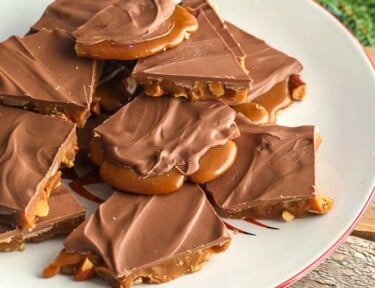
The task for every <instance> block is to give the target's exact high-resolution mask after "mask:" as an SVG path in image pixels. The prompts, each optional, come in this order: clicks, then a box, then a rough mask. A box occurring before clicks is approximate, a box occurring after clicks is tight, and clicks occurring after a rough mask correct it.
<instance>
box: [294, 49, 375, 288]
mask: <svg viewBox="0 0 375 288" xmlns="http://www.w3.org/2000/svg"><path fill="white" fill-rule="evenodd" d="M366 52H367V53H368V55H369V56H370V57H371V58H372V60H373V63H375V48H366ZM372 93H375V91H372ZM374 97H375V95H374ZM374 125H375V123H374ZM290 287H291V288H317V287H318V288H323V287H324V288H325V287H327V288H328V287H335V288H336V287H337V288H341V287H348V288H349V287H350V288H357V287H366V288H375V198H374V199H373V200H372V202H371V204H370V206H369V207H368V209H367V211H366V212H365V213H364V215H363V216H362V218H361V220H360V222H359V223H358V224H357V226H356V227H355V228H354V231H353V232H352V234H351V235H350V236H349V237H348V238H347V239H346V240H345V241H344V242H343V243H342V244H341V245H340V246H339V247H338V248H337V249H336V251H335V252H334V253H333V254H332V255H331V256H330V257H328V258H327V259H326V260H325V261H324V262H323V263H321V264H320V265H319V266H318V267H317V268H316V269H314V270H313V271H311V272H310V273H309V274H307V275H306V276H304V277H303V278H301V279H300V280H298V281H297V282H296V283H294V284H293V285H291V286H290Z"/></svg>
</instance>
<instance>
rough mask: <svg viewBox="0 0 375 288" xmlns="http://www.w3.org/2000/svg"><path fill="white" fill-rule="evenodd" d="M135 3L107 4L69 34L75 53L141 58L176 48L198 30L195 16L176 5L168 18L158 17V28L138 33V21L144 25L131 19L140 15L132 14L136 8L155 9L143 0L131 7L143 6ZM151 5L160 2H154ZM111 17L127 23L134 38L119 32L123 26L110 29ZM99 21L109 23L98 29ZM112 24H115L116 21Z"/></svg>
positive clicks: (106, 56) (118, 58)
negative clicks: (73, 43)
mask: <svg viewBox="0 0 375 288" xmlns="http://www.w3.org/2000/svg"><path fill="white" fill-rule="evenodd" d="M137 2H138V1H132V3H130V4H129V5H128V6H129V7H127V6H126V5H124V7H122V5H110V6H108V7H106V8H104V9H103V10H101V11H100V12H99V13H98V14H96V15H95V16H94V17H92V18H91V19H90V20H89V21H88V22H87V23H85V24H84V25H82V26H81V27H80V28H78V29H77V30H76V31H75V32H74V33H73V34H74V35H75V36H76V38H77V43H76V47H75V49H76V52H77V54H78V55H79V56H85V57H91V58H99V59H116V60H133V59H141V58H145V57H148V56H151V55H154V54H157V53H159V52H162V51H165V50H166V49H169V48H173V47H176V46H177V45H179V44H180V43H181V42H183V40H185V39H186V38H188V37H187V36H186V35H187V34H189V33H192V32H194V31H196V30H197V29H198V24H197V21H196V19H195V17H194V16H193V15H191V14H190V13H189V12H188V11H187V10H186V9H185V8H183V7H181V6H179V5H176V6H175V8H174V12H173V14H172V15H171V16H170V17H169V18H167V19H162V21H161V20H159V19H158V20H159V26H158V27H154V28H153V30H146V31H145V33H141V34H137V33H140V32H138V31H137V30H138V29H140V27H139V26H141V25H140V23H142V24H144V21H140V20H139V19H138V22H139V23H137V24H138V25H134V19H133V18H132V17H140V16H139V15H134V14H137V13H138V12H139V10H142V12H143V13H146V14H147V13H148V11H147V8H148V9H150V10H152V9H156V8H155V7H154V6H153V5H150V4H149V3H146V5H145V6H144V7H142V9H140V8H137V7H133V6H137V5H144V3H143V2H140V3H137ZM154 2H155V3H157V2H171V5H174V3H173V1H171V0H168V1H154ZM155 5H160V4H159V3H158V4H155ZM145 7H146V9H145ZM128 9H131V10H128ZM133 10H134V11H133ZM137 11H138V12H137ZM151 12H155V11H151ZM158 12H160V11H158ZM162 12H163V11H162ZM149 14H151V13H149ZM159 14H160V13H155V14H153V15H158V16H159ZM129 15H131V17H129ZM142 17H143V16H142ZM108 19H110V21H109V20H108ZM113 19H116V20H115V21H114V22H116V21H119V22H122V21H123V22H124V25H125V27H126V26H129V34H130V35H132V36H133V37H134V38H133V39H131V38H128V37H129V36H126V34H128V33H125V34H124V33H123V29H125V28H124V27H122V29H120V30H118V29H117V28H118V26H116V27H114V28H115V29H112V28H113V27H112V26H111V24H112V22H113ZM103 21H104V23H105V22H109V25H105V26H101V27H104V28H103V31H100V30H98V25H97V22H98V23H100V25H102V23H103ZM160 21H161V22H160ZM155 22H156V21H150V23H153V24H155ZM115 24H116V25H119V23H115ZM93 27H94V28H93ZM134 31H137V33H135V34H134V35H133V34H132V33H133V32H134ZM142 31H143V30H142ZM149 31H151V32H149ZM98 33H101V35H96V34H98ZM125 36H126V37H125ZM123 37H125V39H122V38H123ZM93 39H94V40H93ZM98 39H101V40H98Z"/></svg>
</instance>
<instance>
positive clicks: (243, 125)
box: [204, 114, 332, 218]
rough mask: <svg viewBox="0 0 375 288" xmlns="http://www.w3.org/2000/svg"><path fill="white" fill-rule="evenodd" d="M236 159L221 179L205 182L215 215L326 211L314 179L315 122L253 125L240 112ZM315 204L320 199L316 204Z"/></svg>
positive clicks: (263, 215) (327, 206) (270, 215)
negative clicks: (313, 124)
mask: <svg viewBox="0 0 375 288" xmlns="http://www.w3.org/2000/svg"><path fill="white" fill-rule="evenodd" d="M236 123H237V125H238V128H239V130H240V133H241V137H239V138H237V139H235V140H234V141H235V142H236V144H237V147H238V157H237V159H236V161H235V163H234V164H233V166H232V167H231V168H230V169H229V170H228V171H227V172H226V173H225V174H224V175H222V176H221V177H219V178H217V179H215V180H213V181H211V182H208V183H206V184H205V185H204V187H205V190H206V192H207V193H208V196H209V198H210V199H211V201H212V203H213V204H214V205H215V206H216V207H217V209H218V211H219V213H220V214H222V215H223V216H225V217H232V218H244V217H250V218H281V217H282V216H283V213H284V212H285V213H289V214H290V215H293V216H295V217H302V216H304V215H305V214H307V213H308V212H314V213H325V212H326V211H328V210H329V209H330V208H331V205H332V203H331V200H330V199H328V198H326V197H325V196H322V195H320V193H319V191H318V190H317V187H316V183H315V153H316V149H317V147H316V146H317V139H316V137H317V132H316V130H315V127H314V126H300V127H284V126H277V125H264V126H262V125H254V124H252V123H251V122H250V121H249V120H248V119H247V118H246V117H244V116H243V115H241V114H239V115H238V116H237V118H236ZM316 202H319V204H318V206H319V207H320V208H316V206H317V205H316Z"/></svg>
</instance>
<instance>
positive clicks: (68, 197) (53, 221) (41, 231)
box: [0, 185, 86, 252]
mask: <svg viewBox="0 0 375 288" xmlns="http://www.w3.org/2000/svg"><path fill="white" fill-rule="evenodd" d="M48 205H49V208H50V209H49V210H50V212H49V213H48V215H47V216H46V217H41V218H39V219H38V221H37V222H36V224H35V227H34V229H33V230H32V231H29V230H22V229H14V228H12V227H10V226H7V225H2V224H0V251H4V252H5V251H7V252H8V251H13V250H23V249H24V248H25V242H41V241H44V240H46V239H49V238H52V237H55V236H57V235H61V234H68V233H70V232H71V231H72V230H73V229H74V228H76V227H77V226H78V225H79V224H81V222H83V221H84V220H85V213H86V210H85V208H83V207H82V205H81V204H80V203H79V202H78V200H77V199H76V198H75V196H74V195H73V194H72V193H71V192H70V191H69V190H68V189H67V188H66V187H64V186H63V185H61V186H59V187H58V188H55V190H54V191H52V193H51V197H50V198H49V199H48Z"/></svg>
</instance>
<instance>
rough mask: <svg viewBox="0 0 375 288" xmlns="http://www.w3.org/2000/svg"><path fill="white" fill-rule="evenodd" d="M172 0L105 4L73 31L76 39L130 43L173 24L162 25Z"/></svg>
mask: <svg viewBox="0 0 375 288" xmlns="http://www.w3.org/2000/svg"><path fill="white" fill-rule="evenodd" d="M175 7H176V5H175V4H174V2H173V1H172V0H128V1H117V2H115V3H113V4H112V5H108V6H106V7H105V8H103V9H102V10H100V11H99V12H98V13H97V14H95V15H94V16H93V17H91V18H90V19H89V20H88V21H87V22H86V23H85V24H83V25H82V26H80V27H79V28H78V29H77V30H75V31H74V32H73V35H74V36H75V37H76V39H77V42H78V43H80V44H83V45H87V46H90V45H94V44H98V43H100V42H103V41H110V42H111V43H112V44H114V45H116V44H117V45H129V44H135V43H139V42H144V41H148V40H151V39H154V38H158V37H160V36H161V35H165V34H168V33H169V32H170V30H171V29H172V28H173V26H169V25H163V23H164V22H165V20H167V19H168V18H169V17H170V16H171V15H172V14H173V12H174V9H175Z"/></svg>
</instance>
